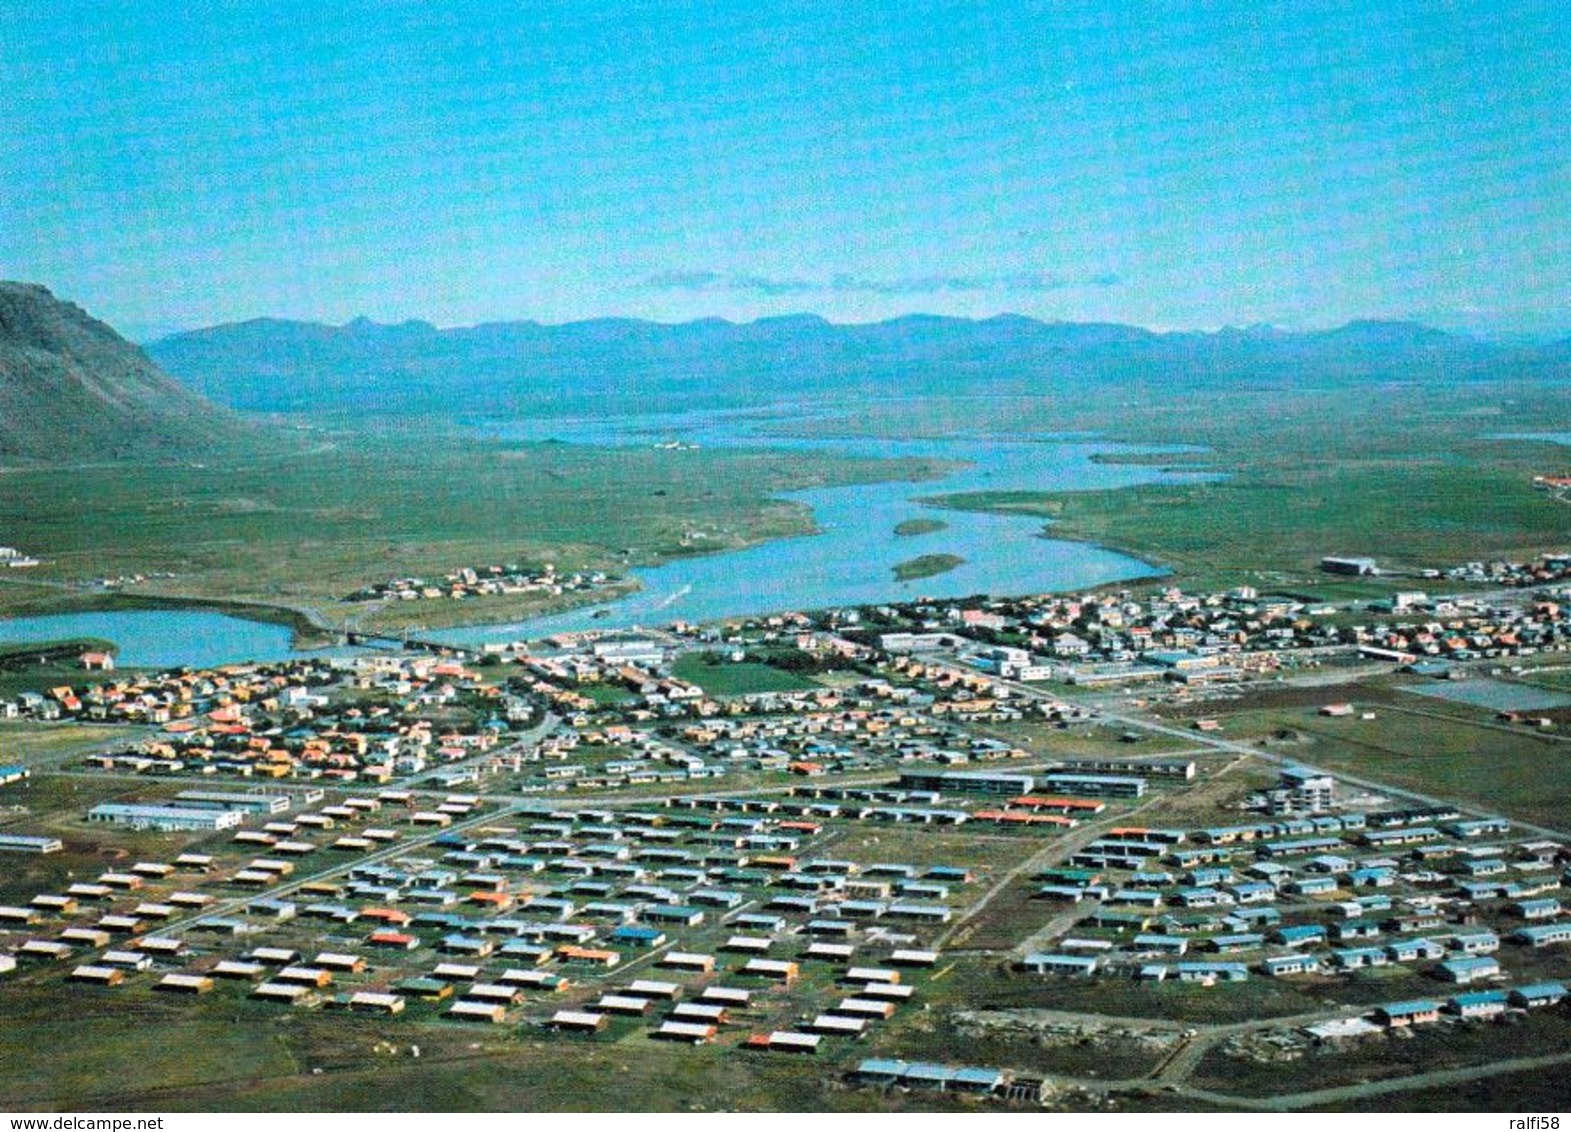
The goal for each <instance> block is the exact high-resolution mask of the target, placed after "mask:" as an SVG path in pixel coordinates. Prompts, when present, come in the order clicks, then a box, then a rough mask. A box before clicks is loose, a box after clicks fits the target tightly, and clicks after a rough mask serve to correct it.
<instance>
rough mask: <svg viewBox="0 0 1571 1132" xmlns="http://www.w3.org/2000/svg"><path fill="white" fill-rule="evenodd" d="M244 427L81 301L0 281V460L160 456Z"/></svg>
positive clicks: (229, 436) (247, 428)
mask: <svg viewBox="0 0 1571 1132" xmlns="http://www.w3.org/2000/svg"><path fill="white" fill-rule="evenodd" d="M252 431H254V426H252V425H249V424H247V423H245V422H243V421H242V420H241V419H240V418H239V417H237V416H236V415H235V414H234V413H232V412H230V411H229V410H228V409H224V408H221V407H219V406H218V405H215V404H213V403H212V402H210V401H208V400H207V399H206V398H204V397H202V396H200V395H199V394H197V393H194V392H192V391H191V389H190V388H188V387H187V386H185V385H182V384H181V383H180V382H178V381H175V380H173V379H172V378H170V377H169V376H168V375H167V374H165V373H164V372H163V371H162V370H160V369H159V368H158V366H157V365H155V364H154V363H153V362H152V361H151V360H150V359H149V358H148V356H147V355H146V354H145V353H143V352H142V351H141V350H140V349H139V348H137V347H136V346H134V345H132V344H131V343H130V342H127V341H126V340H125V339H124V338H122V337H120V335H118V334H116V333H115V332H114V330H112V329H111V328H110V327H108V326H106V325H104V324H103V323H102V322H99V321H98V320H97V319H95V318H93V317H92V316H91V315H89V314H88V313H87V312H86V311H84V310H82V308H80V307H78V306H76V305H75V304H73V303H67V302H62V301H61V300H59V299H57V298H55V296H54V295H52V294H51V293H50V292H49V291H48V289H47V288H44V287H40V286H38V285H36V284H32V283H8V282H0V458H5V459H17V460H24V461H47V462H51V463H58V462H78V461H93V460H126V459H143V458H157V457H167V456H173V455H184V454H188V453H196V452H200V451H205V450H207V449H209V448H211V447H212V446H214V445H215V444H216V443H219V442H224V441H229V440H233V439H236V438H238V437H241V436H244V435H246V434H248V433H250V432H252Z"/></svg>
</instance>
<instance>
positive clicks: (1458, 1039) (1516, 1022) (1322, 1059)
mask: <svg viewBox="0 0 1571 1132" xmlns="http://www.w3.org/2000/svg"><path fill="white" fill-rule="evenodd" d="M1568 1042H1571V1016H1568V1015H1567V1014H1565V1013H1563V1012H1561V1011H1558V1010H1540V1011H1535V1012H1533V1013H1530V1014H1526V1015H1518V1016H1515V1017H1513V1018H1511V1019H1510V1020H1509V1021H1505V1022H1465V1023H1457V1024H1452V1025H1446V1026H1428V1027H1420V1028H1415V1029H1413V1030H1411V1031H1407V1032H1397V1033H1390V1034H1382V1035H1379V1036H1377V1037H1372V1038H1368V1039H1365V1040H1363V1041H1359V1042H1355V1043H1351V1044H1349V1045H1348V1046H1346V1047H1345V1048H1341V1049H1338V1048H1336V1047H1328V1048H1324V1049H1311V1050H1309V1051H1308V1052H1306V1053H1305V1054H1304V1055H1303V1056H1302V1057H1299V1058H1297V1059H1295V1060H1292V1061H1289V1062H1286V1063H1282V1062H1270V1061H1265V1060H1256V1059H1254V1058H1251V1057H1248V1056H1238V1055H1237V1053H1236V1051H1229V1050H1227V1049H1226V1048H1225V1047H1218V1048H1216V1049H1213V1050H1212V1051H1211V1052H1210V1053H1208V1054H1207V1055H1206V1056H1205V1058H1203V1059H1202V1060H1201V1062H1200V1064H1199V1066H1198V1067H1197V1069H1196V1072H1195V1076H1194V1077H1193V1079H1192V1081H1191V1083H1192V1084H1193V1085H1195V1086H1196V1087H1198V1088H1203V1089H1211V1090H1215V1091H1216V1092H1224V1093H1229V1094H1232V1095H1235V1096H1254V1097H1271V1096H1280V1095H1282V1094H1284V1093H1299V1092H1309V1091H1311V1090H1314V1089H1325V1088H1333V1087H1336V1086H1345V1085H1347V1084H1349V1083H1350V1082H1363V1081H1379V1080H1384V1079H1388V1078H1393V1077H1406V1076H1413V1075H1418V1074H1426V1073H1435V1072H1439V1071H1441V1070H1445V1069H1453V1068H1459V1067H1462V1066H1467V1065H1487V1064H1489V1063H1491V1062H1496V1061H1503V1060H1508V1059H1511V1058H1518V1057H1536V1056H1542V1055H1544V1054H1546V1053H1557V1052H1564V1051H1565V1049H1566V1048H1567V1043H1568ZM1441 1107H1442V1108H1444V1109H1447V1110H1452V1111H1458V1110H1461V1106H1458V1105H1457V1104H1456V1103H1455V1101H1454V1100H1453V1101H1451V1102H1450V1103H1446V1104H1443V1105H1441ZM1510 1107H1511V1108H1515V1109H1520V1108H1521V1107H1522V1106H1521V1105H1520V1104H1516V1103H1513V1104H1512V1105H1510Z"/></svg>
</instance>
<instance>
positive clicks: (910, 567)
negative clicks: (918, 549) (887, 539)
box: [894, 554, 965, 582]
mask: <svg viewBox="0 0 1571 1132" xmlns="http://www.w3.org/2000/svg"><path fill="white" fill-rule="evenodd" d="M964 564H965V559H964V558H961V557H960V556H959V555H958V554H924V555H922V556H920V557H918V558H910V559H907V560H906V561H904V562H901V563H898V564H896V566H895V567H894V571H895V580H896V581H897V582H911V581H915V580H916V579H917V578H931V577H933V576H934V575H936V574H947V573H949V571H951V570H953V569H954V568H955V567H956V566H961V565H964Z"/></svg>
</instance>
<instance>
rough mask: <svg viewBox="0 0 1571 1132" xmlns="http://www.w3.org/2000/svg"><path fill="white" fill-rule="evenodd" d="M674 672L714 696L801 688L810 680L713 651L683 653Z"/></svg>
mask: <svg viewBox="0 0 1571 1132" xmlns="http://www.w3.org/2000/svg"><path fill="white" fill-rule="evenodd" d="M671 672H672V675H674V676H678V677H680V678H681V679H683V680H688V681H691V682H692V683H694V684H697V685H698V686H699V687H700V688H702V689H703V690H704V691H706V692H708V693H709V694H710V695H711V696H746V695H751V694H753V693H755V692H798V691H801V690H802V689H804V688H812V687H814V686H815V685H814V684H813V682H812V681H811V680H808V679H807V678H805V677H803V676H798V675H797V674H796V673H794V672H787V671H785V670H784V669H782V668H776V667H774V666H773V665H769V664H760V663H758V662H757V661H739V662H734V663H733V662H730V661H724V660H720V659H719V658H718V657H716V656H715V655H714V654H712V653H684V654H683V655H682V656H681V657H680V658H678V660H677V662H676V664H675V666H674V667H673V668H672V670H671Z"/></svg>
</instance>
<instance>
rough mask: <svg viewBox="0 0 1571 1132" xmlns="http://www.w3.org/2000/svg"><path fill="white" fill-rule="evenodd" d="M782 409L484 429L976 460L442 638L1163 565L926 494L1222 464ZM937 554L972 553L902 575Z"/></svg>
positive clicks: (1058, 439)
mask: <svg viewBox="0 0 1571 1132" xmlns="http://www.w3.org/2000/svg"><path fill="white" fill-rule="evenodd" d="M779 419H781V418H780V417H779V416H774V415H771V414H769V413H767V412H764V413H760V412H757V411H751V412H749V411H733V412H702V413H689V414H680V415H645V416H624V417H612V418H598V419H594V420H562V419H555V420H534V421H507V422H491V423H489V424H486V425H484V426H482V429H483V431H484V432H486V434H488V435H491V436H495V437H498V438H503V439H509V440H534V441H541V440H552V439H556V440H564V441H568V442H570V443H575V444H593V445H611V446H615V445H654V444H662V443H673V442H679V443H681V444H684V445H695V444H696V445H699V446H702V447H704V448H727V447H729V448H735V447H755V448H756V447H768V448H778V449H785V450H790V451H832V452H840V453H845V454H848V455H852V456H862V457H870V458H879V459H899V458H916V459H925V460H944V461H950V462H955V463H958V464H963V465H965V466H963V467H960V468H957V470H956V471H955V472H954V473H953V474H951V475H948V476H945V477H944V478H942V479H936V480H927V481H923V482H920V483H911V482H905V481H897V482H891V483H874V484H855V485H850V486H843V487H826V488H815V489H812V490H809V491H798V492H790V493H787V494H786V495H785V496H784V498H786V499H790V500H794V501H796V502H799V503H802V504H805V505H806V506H807V507H809V508H810V509H811V510H812V513H813V518H814V520H815V521H816V522H817V525H818V527H819V532H818V533H817V534H812V535H804V536H801V537H799V538H789V539H777V540H774V541H771V542H767V543H764V544H762V545H759V546H755V547H751V548H749V549H747V550H740V551H733V552H729V553H722V554H712V555H700V556H696V557H692V558H682V559H677V560H675V561H672V562H669V563H667V564H665V565H663V566H656V567H649V568H644V569H639V570H637V571H635V572H636V573H637V575H638V577H639V579H640V580H641V581H642V582H643V586H644V588H643V589H642V590H640V591H639V592H638V593H636V594H633V595H632V596H630V597H628V598H625V599H623V600H621V601H618V602H613V603H610V604H607V605H598V606H591V607H587V608H583V609H578V610H574V611H572V612H569V613H565V614H560V615H557V616H552V617H540V618H534V619H532V620H530V621H525V622H518V623H515V624H511V625H487V626H479V627H473V628H465V629H456V630H450V631H448V632H445V633H443V634H441V635H440V636H441V639H443V640H451V641H453V642H454V643H455V644H466V645H475V644H479V643H481V642H483V641H498V640H506V639H509V637H510V636H531V637H538V636H543V635H548V634H550V633H554V632H562V631H567V630H575V629H586V628H620V627H626V626H632V625H646V626H649V625H660V624H666V623H669V622H671V621H676V620H685V621H708V620H714V619H718V618H723V617H735V616H742V615H747V614H755V613H768V612H774V611H780V610H788V609H822V608H831V607H835V606H843V605H869V604H876V603H878V602H886V601H908V600H911V599H912V598H915V597H919V596H925V597H938V598H943V597H962V596H966V595H970V594H978V593H997V594H1020V593H1036V592H1043V591H1048V590H1066V589H1079V588H1083V587H1089V586H1096V585H1102V584H1105V583H1108V582H1115V581H1119V580H1121V579H1125V578H1136V577H1150V576H1152V575H1156V574H1160V573H1162V571H1161V570H1159V569H1158V568H1156V567H1153V566H1152V565H1150V564H1149V563H1146V562H1142V561H1140V560H1139V559H1135V558H1131V557H1129V556H1128V555H1124V554H1119V553H1116V552H1114V551H1111V550H1107V549H1104V548H1102V547H1099V546H1093V545H1090V544H1087V543H1079V542H1068V541H1064V540H1062V539H1050V538H1045V537H1043V535H1042V529H1043V521H1042V520H1041V519H1038V518H1032V517H1029V516H1020V515H994V514H985V513H980V512H963V511H949V510H944V509H940V508H936V507H931V506H927V505H925V504H922V503H920V502H918V499H920V498H921V497H924V496H933V495H941V494H942V495H947V494H952V493H957V492H976V491H1062V490H1090V489H1096V488H1119V487H1129V486H1131V485H1134V484H1142V483H1176V482H1186V481H1194V480H1197V479H1202V478H1212V477H1208V476H1206V475H1204V474H1200V473H1179V472H1172V471H1168V470H1165V469H1163V468H1161V467H1157V466H1153V465H1149V464H1115V463H1103V462H1099V461H1097V460H1094V459H1093V457H1095V456H1116V455H1121V454H1122V455H1146V454H1153V453H1154V454H1167V453H1171V454H1174V455H1177V454H1180V453H1186V452H1190V451H1193V450H1192V449H1182V448H1138V447H1133V446H1128V445H1119V444H1113V443H1107V442H1102V441H1096V440H1090V439H1087V438H1085V437H1083V436H1081V437H1066V436H1022V437H1018V438H1011V439H1008V440H1004V439H998V438H991V437H982V436H943V437H935V438H930V439H918V440H893V439H886V438H881V437H871V436H834V437H812V438H805V437H799V436H787V435H778V434H773V433H770V432H768V431H767V429H768V428H769V426H770V424H771V423H772V422H773V421H775V420H779ZM686 455H687V453H686V452H684V451H682V450H672V451H671V452H670V453H669V457H670V458H671V459H673V460H680V459H683V458H684V456H686ZM912 519H934V520H938V521H940V522H943V523H945V524H947V525H946V526H945V527H944V528H943V529H942V530H937V531H933V532H930V533H927V534H920V535H897V534H896V533H895V528H896V527H897V526H898V525H899V524H901V523H903V522H906V521H908V520H912ZM930 554H947V555H954V556H956V557H959V558H963V559H964V560H965V561H964V563H963V564H962V565H960V566H957V567H956V568H954V569H953V570H949V571H947V572H945V573H942V574H936V575H931V576H929V577H925V578H918V579H913V580H910V581H904V582H902V581H899V580H897V579H896V577H895V573H894V568H895V566H896V565H898V564H899V563H902V562H906V561H909V560H910V559H913V558H916V557H918V556H921V555H930Z"/></svg>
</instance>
